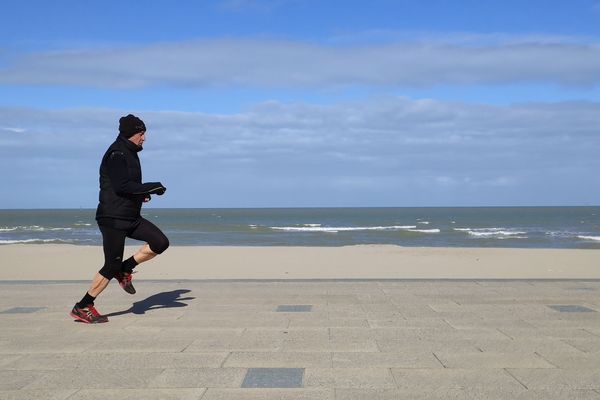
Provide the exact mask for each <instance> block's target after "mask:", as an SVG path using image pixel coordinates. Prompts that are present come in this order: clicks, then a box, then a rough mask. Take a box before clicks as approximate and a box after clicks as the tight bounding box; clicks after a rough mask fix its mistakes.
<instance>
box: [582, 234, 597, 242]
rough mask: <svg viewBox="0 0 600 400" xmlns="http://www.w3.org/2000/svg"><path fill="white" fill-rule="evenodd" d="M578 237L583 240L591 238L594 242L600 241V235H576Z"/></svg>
mask: <svg viewBox="0 0 600 400" xmlns="http://www.w3.org/2000/svg"><path fill="white" fill-rule="evenodd" d="M577 237H578V238H579V239H583V240H593V241H595V242H600V236H584V235H578V236H577Z"/></svg>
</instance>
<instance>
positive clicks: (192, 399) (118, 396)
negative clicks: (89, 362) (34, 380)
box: [69, 388, 206, 400]
mask: <svg viewBox="0 0 600 400" xmlns="http://www.w3.org/2000/svg"><path fill="white" fill-rule="evenodd" d="M205 391H206V389H204V388H197V389H187V388H184V389H118V390H115V389H82V390H80V391H78V392H77V393H76V394H75V395H73V396H72V397H69V400H106V399H110V400H140V399H143V400H198V399H200V398H201V397H202V395H203V394H204V392H205Z"/></svg>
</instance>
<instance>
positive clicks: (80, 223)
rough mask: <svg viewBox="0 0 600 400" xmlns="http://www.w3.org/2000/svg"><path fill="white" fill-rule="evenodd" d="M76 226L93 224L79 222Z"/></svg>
mask: <svg viewBox="0 0 600 400" xmlns="http://www.w3.org/2000/svg"><path fill="white" fill-rule="evenodd" d="M73 225H75V226H92V224H87V223H82V222H78V223H76V224H73Z"/></svg>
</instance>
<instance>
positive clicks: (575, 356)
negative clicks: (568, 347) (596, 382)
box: [539, 350, 600, 369]
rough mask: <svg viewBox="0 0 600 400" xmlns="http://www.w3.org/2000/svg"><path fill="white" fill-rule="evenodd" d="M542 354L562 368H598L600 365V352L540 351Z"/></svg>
mask: <svg viewBox="0 0 600 400" xmlns="http://www.w3.org/2000/svg"><path fill="white" fill-rule="evenodd" d="M539 354H540V356H541V357H543V358H544V359H545V360H547V361H548V362H549V363H551V364H552V365H556V367H557V368H562V369H598V368H599V367H600V352H598V353H583V352H581V351H577V352H575V351H570V352H560V351H556V350H555V351H551V350H548V351H540V352H539Z"/></svg>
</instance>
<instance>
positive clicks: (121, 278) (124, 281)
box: [115, 272, 135, 294]
mask: <svg viewBox="0 0 600 400" xmlns="http://www.w3.org/2000/svg"><path fill="white" fill-rule="evenodd" d="M115 279H116V280H117V281H118V282H119V285H121V287H122V288H123V290H124V291H126V292H127V293H129V294H135V288H134V287H133V284H132V283H131V280H132V279H133V273H131V272H119V273H118V274H116V275H115Z"/></svg>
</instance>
